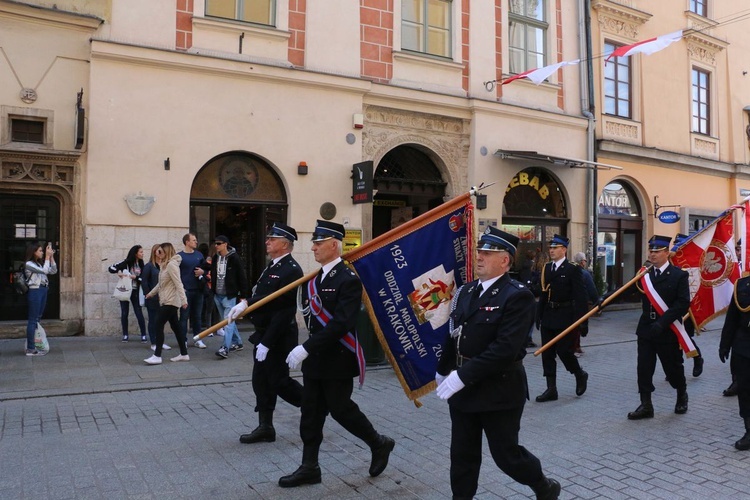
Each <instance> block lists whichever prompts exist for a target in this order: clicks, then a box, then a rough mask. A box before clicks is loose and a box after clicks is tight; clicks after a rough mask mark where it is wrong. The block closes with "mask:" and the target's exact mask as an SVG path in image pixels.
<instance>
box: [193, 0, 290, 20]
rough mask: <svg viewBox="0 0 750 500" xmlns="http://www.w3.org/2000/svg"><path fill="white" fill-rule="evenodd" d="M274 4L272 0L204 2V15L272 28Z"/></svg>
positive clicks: (207, 0)
mask: <svg viewBox="0 0 750 500" xmlns="http://www.w3.org/2000/svg"><path fill="white" fill-rule="evenodd" d="M275 4H276V2H275V1H274V0H206V15H207V16H212V17H221V18H224V19H234V20H237V21H245V22H248V23H257V24H266V25H269V26H273V24H274V11H275Z"/></svg>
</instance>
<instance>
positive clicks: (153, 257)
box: [141, 243, 171, 351]
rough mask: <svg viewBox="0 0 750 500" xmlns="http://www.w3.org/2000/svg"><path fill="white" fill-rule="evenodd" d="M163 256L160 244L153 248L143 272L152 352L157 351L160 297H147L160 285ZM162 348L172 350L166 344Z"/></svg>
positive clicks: (142, 283) (147, 328)
mask: <svg viewBox="0 0 750 500" xmlns="http://www.w3.org/2000/svg"><path fill="white" fill-rule="evenodd" d="M161 254H162V250H161V244H160V243H157V244H155V245H154V246H152V247H151V254H150V256H149V259H148V262H146V265H145V266H143V271H141V291H142V292H143V296H144V302H145V303H146V312H147V313H148V321H147V323H146V330H147V331H148V337H149V341H150V342H151V350H152V351H155V350H156V318H157V316H158V315H159V297H158V295H157V296H155V297H151V298H145V297H146V296H148V293H149V292H150V291H151V290H153V289H154V287H155V286H156V284H157V283H159V260H160V255H161ZM161 348H162V349H163V350H165V351H168V350H170V349H171V347H169V346H168V345H167V344H166V342H165V343H164V344H163V345H162V346H161Z"/></svg>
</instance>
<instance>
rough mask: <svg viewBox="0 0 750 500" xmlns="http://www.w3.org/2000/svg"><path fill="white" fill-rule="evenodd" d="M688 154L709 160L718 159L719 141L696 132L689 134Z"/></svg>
mask: <svg viewBox="0 0 750 500" xmlns="http://www.w3.org/2000/svg"><path fill="white" fill-rule="evenodd" d="M690 154H691V155H693V156H698V157H700V158H708V159H710V160H718V159H719V139H717V138H715V137H711V136H710V135H703V134H699V133H697V132H691V133H690Z"/></svg>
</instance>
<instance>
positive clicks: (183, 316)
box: [180, 288, 203, 336]
mask: <svg viewBox="0 0 750 500" xmlns="http://www.w3.org/2000/svg"><path fill="white" fill-rule="evenodd" d="M185 295H186V296H187V303H188V306H187V309H180V328H182V332H183V333H184V334H185V336H187V333H188V316H190V326H191V327H192V328H193V335H198V334H199V333H200V332H202V331H203V326H202V323H201V316H202V315H203V290H198V289H197V288H195V289H193V290H185Z"/></svg>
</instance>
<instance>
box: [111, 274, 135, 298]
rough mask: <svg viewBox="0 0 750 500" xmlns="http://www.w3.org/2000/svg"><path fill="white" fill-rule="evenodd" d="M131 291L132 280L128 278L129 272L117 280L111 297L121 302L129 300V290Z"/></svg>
mask: <svg viewBox="0 0 750 500" xmlns="http://www.w3.org/2000/svg"><path fill="white" fill-rule="evenodd" d="M132 291H133V280H132V279H130V275H129V274H125V275H124V276H123V277H122V278H120V279H118V280H117V285H115V291H114V292H113V293H112V297H114V298H115V299H117V300H121V301H123V302H127V301H129V300H130V292H132Z"/></svg>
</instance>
